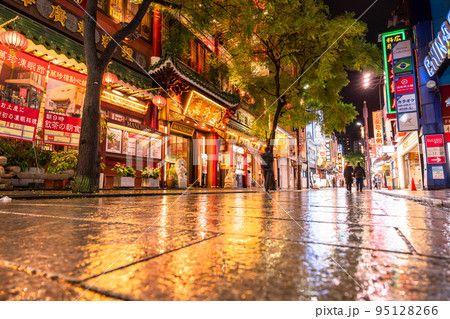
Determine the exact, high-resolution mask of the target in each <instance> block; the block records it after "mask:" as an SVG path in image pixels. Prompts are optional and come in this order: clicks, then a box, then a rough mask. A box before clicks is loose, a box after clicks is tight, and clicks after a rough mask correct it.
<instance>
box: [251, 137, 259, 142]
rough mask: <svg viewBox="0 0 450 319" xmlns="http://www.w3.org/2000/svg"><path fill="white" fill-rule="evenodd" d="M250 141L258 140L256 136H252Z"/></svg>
mask: <svg viewBox="0 0 450 319" xmlns="http://www.w3.org/2000/svg"><path fill="white" fill-rule="evenodd" d="M250 141H252V142H253V143H256V142H257V141H258V138H257V137H256V136H252V137H251V138H250Z"/></svg>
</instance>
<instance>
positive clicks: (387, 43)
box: [381, 29, 406, 114]
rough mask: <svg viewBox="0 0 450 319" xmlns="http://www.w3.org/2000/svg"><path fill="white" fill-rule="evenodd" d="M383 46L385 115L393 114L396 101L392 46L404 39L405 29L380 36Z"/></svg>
mask: <svg viewBox="0 0 450 319" xmlns="http://www.w3.org/2000/svg"><path fill="white" fill-rule="evenodd" d="M381 38H382V40H381V42H382V46H383V60H384V76H385V83H387V85H386V102H387V103H386V104H387V113H388V114H395V108H396V100H395V96H394V93H395V88H394V68H393V63H392V62H393V60H392V53H391V51H392V44H393V43H397V42H400V41H403V40H405V39H406V29H402V30H396V31H390V32H386V33H383V34H382V35H381Z"/></svg>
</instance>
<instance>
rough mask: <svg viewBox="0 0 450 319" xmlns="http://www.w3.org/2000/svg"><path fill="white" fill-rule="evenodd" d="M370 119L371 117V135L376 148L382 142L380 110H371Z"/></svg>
mask: <svg viewBox="0 0 450 319" xmlns="http://www.w3.org/2000/svg"><path fill="white" fill-rule="evenodd" d="M372 119H373V136H374V139H375V145H376V146H377V148H378V147H381V146H382V145H383V144H384V140H383V123H382V118H381V111H375V112H372Z"/></svg>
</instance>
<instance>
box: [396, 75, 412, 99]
mask: <svg viewBox="0 0 450 319" xmlns="http://www.w3.org/2000/svg"><path fill="white" fill-rule="evenodd" d="M395 87H396V91H395V93H396V94H397V96H398V95H400V94H406V93H414V92H415V91H414V76H412V75H409V76H404V77H401V78H400V79H398V81H397V82H396V83H395Z"/></svg>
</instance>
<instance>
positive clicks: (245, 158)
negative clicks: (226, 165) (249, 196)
mask: <svg viewBox="0 0 450 319" xmlns="http://www.w3.org/2000/svg"><path fill="white" fill-rule="evenodd" d="M247 169H248V167H247V149H245V148H244V183H245V186H246V187H248V181H247V179H248V174H247Z"/></svg>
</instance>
